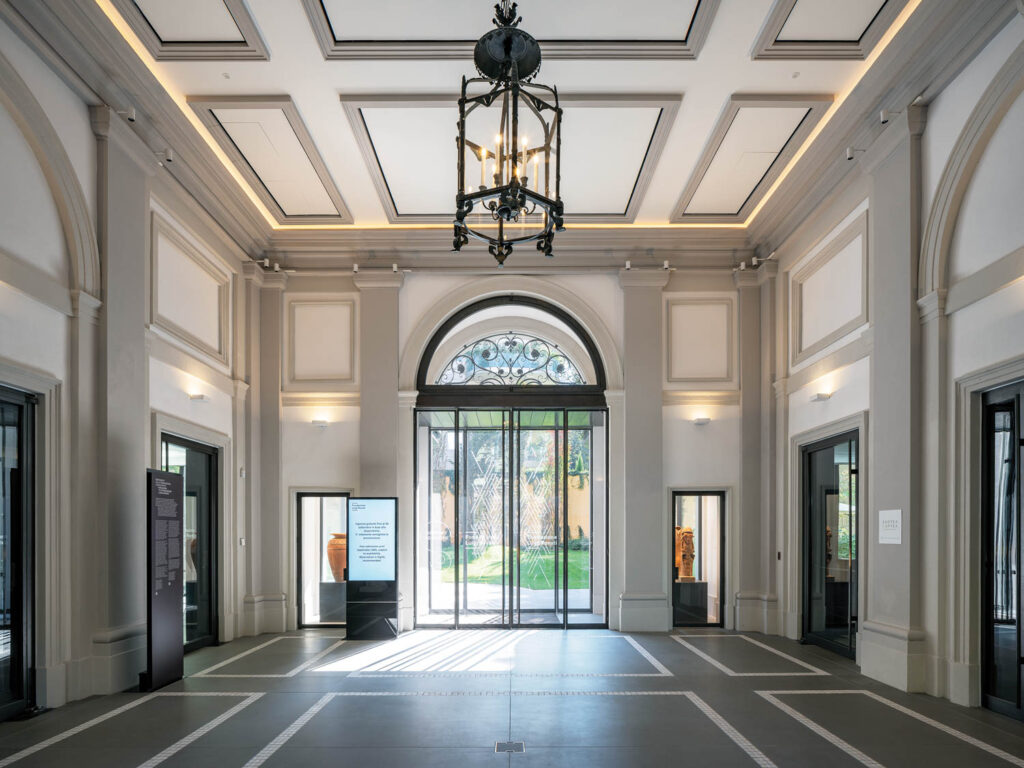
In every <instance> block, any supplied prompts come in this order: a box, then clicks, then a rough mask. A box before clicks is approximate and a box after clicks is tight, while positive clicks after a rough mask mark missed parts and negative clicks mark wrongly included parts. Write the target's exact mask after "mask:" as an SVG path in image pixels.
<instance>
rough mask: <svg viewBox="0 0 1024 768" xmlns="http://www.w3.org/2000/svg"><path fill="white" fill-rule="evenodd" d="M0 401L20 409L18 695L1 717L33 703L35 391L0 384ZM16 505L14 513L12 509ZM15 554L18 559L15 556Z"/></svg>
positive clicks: (14, 526) (0, 707)
mask: <svg viewBox="0 0 1024 768" xmlns="http://www.w3.org/2000/svg"><path fill="white" fill-rule="evenodd" d="M0 402H3V403H5V404H7V405H13V406H14V407H16V408H18V409H19V411H20V416H19V421H20V425H19V426H20V428H19V430H18V459H19V470H18V483H17V489H16V490H15V486H14V484H13V483H12V490H14V492H15V493H16V494H17V496H16V497H15V498H13V499H12V501H11V511H12V515H11V531H12V535H11V538H12V540H13V541H12V543H13V544H15V545H16V546H17V547H18V549H20V552H17V553H15V552H13V551H12V552H11V559H12V561H13V562H12V565H13V567H12V568H11V581H12V583H11V595H12V597H15V598H16V600H17V602H18V605H12V606H11V608H10V610H11V611H14V610H17V612H18V614H19V616H18V619H20V621H19V622H18V623H19V626H17V629H18V630H20V631H19V632H18V635H19V638H18V639H19V641H20V642H18V643H15V642H14V634H13V633H14V630H15V626H14V621H13V614H12V622H11V632H12V637H11V640H12V642H11V671H12V675H14V674H16V675H18V677H19V678H20V680H19V681H18V682H19V684H20V693H21V697H20V698H16V699H12V700H11V701H8V702H6V703H4V704H0V720H9V719H10V718H12V717H17V716H18V715H20V714H21V713H23V712H24V711H25V710H27V709H30V708H32V707H33V706H35V699H36V690H35V666H34V664H35V579H34V573H35V483H36V476H35V459H36V434H35V428H36V415H35V407H36V403H37V398H36V396H35V395H33V394H31V393H28V392H22V391H20V390H16V389H9V388H7V387H3V386H0ZM15 507H17V513H15ZM15 557H18V558H19V560H20V562H19V561H16V560H14V558H15Z"/></svg>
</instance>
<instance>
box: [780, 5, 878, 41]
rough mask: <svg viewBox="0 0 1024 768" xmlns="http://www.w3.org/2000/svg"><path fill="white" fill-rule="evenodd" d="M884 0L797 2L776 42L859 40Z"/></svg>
mask: <svg viewBox="0 0 1024 768" xmlns="http://www.w3.org/2000/svg"><path fill="white" fill-rule="evenodd" d="M883 5H885V0H797V4H796V5H794V6H793V10H792V11H791V12H790V14H789V17H788V18H787V19H786V23H785V24H784V25H783V26H782V31H781V32H780V33H779V36H778V38H777V39H779V40H783V41H796V40H841V41H848V42H850V41H855V40H860V38H861V36H862V35H863V34H864V32H865V30H866V29H867V27H868V24H870V23H871V20H872V19H873V18H875V15H876V14H877V13H878V12H879V10H881V8H882V6H883Z"/></svg>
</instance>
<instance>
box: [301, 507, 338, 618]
mask: <svg viewBox="0 0 1024 768" xmlns="http://www.w3.org/2000/svg"><path fill="white" fill-rule="evenodd" d="M351 495H352V494H351V493H349V492H348V491H299V492H298V493H296V494H295V515H296V517H297V518H298V519H297V520H296V525H295V530H296V547H297V549H296V553H297V556H296V558H295V563H296V578H297V582H296V583H297V584H298V587H297V589H296V592H295V594H296V595H297V596H298V597H297V599H296V600H295V623H296V626H297V627H298V628H299V629H311V628H316V627H344V626H347V624H348V622H344V621H337V622H335V621H320V622H317V623H316V624H310V623H308V622H305V621H303V617H302V500H303V499H348V498H350V497H351ZM347 504H348V502H346V506H347ZM323 513H324V506H323V502H321V503H320V515H321V520H322V519H323ZM321 525H322V523H321Z"/></svg>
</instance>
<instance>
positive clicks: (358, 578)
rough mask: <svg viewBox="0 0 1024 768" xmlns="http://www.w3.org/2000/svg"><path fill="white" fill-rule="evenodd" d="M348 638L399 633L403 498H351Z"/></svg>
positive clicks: (382, 637)
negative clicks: (399, 548) (399, 523)
mask: <svg viewBox="0 0 1024 768" xmlns="http://www.w3.org/2000/svg"><path fill="white" fill-rule="evenodd" d="M346 530H347V531H348V590H347V603H348V605H347V607H346V630H345V636H346V637H347V638H348V639H349V640H390V639H392V638H395V637H398V558H397V555H398V499H396V498H382V499H370V498H363V499H353V498H350V499H349V500H348V525H347V528H346Z"/></svg>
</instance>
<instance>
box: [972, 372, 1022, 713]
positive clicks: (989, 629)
mask: <svg viewBox="0 0 1024 768" xmlns="http://www.w3.org/2000/svg"><path fill="white" fill-rule="evenodd" d="M1022 397H1024V384H1019V385H1015V386H1010V387H1003V388H1001V389H998V390H996V391H994V392H990V393H988V394H986V395H985V398H984V443H983V448H982V450H983V453H982V455H983V462H984V474H983V477H984V480H983V483H984V484H983V486H982V487H983V488H984V489H985V491H984V498H983V529H982V530H983V534H982V542H983V549H982V558H983V568H984V589H985V592H984V595H985V600H984V603H983V608H982V617H983V621H984V623H983V626H982V631H983V641H982V670H983V672H982V698H983V703H984V704H985V706H986V707H988V708H989V709H994V710H996V711H998V712H1002V713H1003V714H1007V715H1011V716H1013V717H1017V718H1020V719H1024V708H1022V695H1021V694H1022V692H1021V682H1022V679H1021V678H1022V675H1021V660H1022V659H1024V639H1022V633H1021V623H1020V609H1021V603H1020V599H1021V594H1020V580H1021V519H1020V514H1021V483H1022V479H1021V472H1020V469H1021V463H1022V459H1024V455H1022V454H1024V445H1022V444H1021V441H1020V436H1021V434H1024V420H1022V419H1024V417H1022V415H1021V398H1022Z"/></svg>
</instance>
